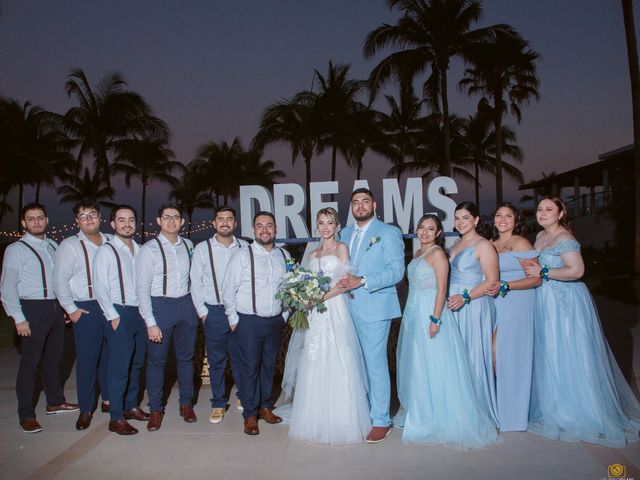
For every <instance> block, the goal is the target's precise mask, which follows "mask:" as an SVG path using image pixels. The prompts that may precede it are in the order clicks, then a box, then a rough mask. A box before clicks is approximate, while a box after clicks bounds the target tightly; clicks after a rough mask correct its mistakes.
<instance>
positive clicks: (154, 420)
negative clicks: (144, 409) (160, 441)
mask: <svg viewBox="0 0 640 480" xmlns="http://www.w3.org/2000/svg"><path fill="white" fill-rule="evenodd" d="M163 416H164V413H162V412H161V411H160V410H152V411H151V415H150V416H149V423H147V430H149V431H150V432H155V431H156V430H160V427H161V426H162V417H163Z"/></svg>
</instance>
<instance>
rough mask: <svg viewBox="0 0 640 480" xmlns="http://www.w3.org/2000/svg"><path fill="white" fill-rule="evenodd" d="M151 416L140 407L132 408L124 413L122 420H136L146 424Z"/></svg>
mask: <svg viewBox="0 0 640 480" xmlns="http://www.w3.org/2000/svg"><path fill="white" fill-rule="evenodd" d="M150 417H151V415H149V414H148V413H147V412H145V411H144V410H142V409H141V408H140V407H133V408H132V409H131V410H127V411H126V412H124V418H125V419H127V420H138V421H139V422H148V421H149V418H150Z"/></svg>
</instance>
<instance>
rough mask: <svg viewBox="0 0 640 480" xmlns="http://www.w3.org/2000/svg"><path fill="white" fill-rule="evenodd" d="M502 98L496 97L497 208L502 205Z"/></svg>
mask: <svg viewBox="0 0 640 480" xmlns="http://www.w3.org/2000/svg"><path fill="white" fill-rule="evenodd" d="M501 105H502V98H501V97H500V96H499V95H495V96H494V115H495V116H494V126H495V132H496V206H497V205H500V204H501V203H502V106H501Z"/></svg>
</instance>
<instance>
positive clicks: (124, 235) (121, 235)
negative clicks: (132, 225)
mask: <svg viewBox="0 0 640 480" xmlns="http://www.w3.org/2000/svg"><path fill="white" fill-rule="evenodd" d="M116 235H118V236H119V237H120V238H124V239H125V240H129V239H131V238H133V237H135V235H136V232H135V231H134V232H131V233H116Z"/></svg>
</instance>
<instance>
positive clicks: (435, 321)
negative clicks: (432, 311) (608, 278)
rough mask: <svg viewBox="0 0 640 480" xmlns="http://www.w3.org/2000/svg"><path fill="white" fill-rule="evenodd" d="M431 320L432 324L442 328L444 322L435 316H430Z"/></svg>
mask: <svg viewBox="0 0 640 480" xmlns="http://www.w3.org/2000/svg"><path fill="white" fill-rule="evenodd" d="M429 320H431V323H433V324H435V325H437V326H440V325H442V320H440V319H439V318H436V317H434V316H433V315H429Z"/></svg>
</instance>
